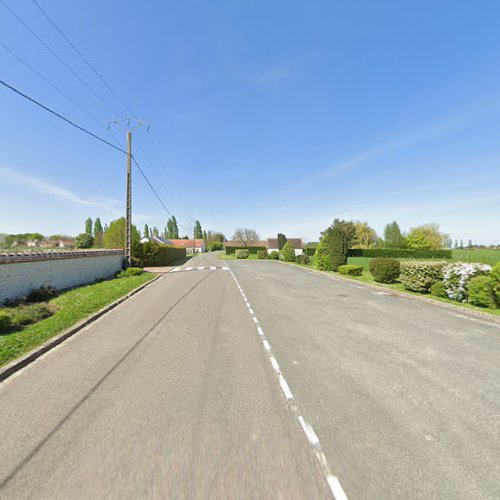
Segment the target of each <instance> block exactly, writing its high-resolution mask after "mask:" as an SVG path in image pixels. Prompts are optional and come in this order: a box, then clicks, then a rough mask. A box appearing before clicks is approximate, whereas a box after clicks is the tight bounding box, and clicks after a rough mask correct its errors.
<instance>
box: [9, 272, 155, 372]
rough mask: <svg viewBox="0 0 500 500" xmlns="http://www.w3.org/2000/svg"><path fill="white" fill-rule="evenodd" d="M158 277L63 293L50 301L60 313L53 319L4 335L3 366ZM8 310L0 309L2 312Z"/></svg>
mask: <svg viewBox="0 0 500 500" xmlns="http://www.w3.org/2000/svg"><path fill="white" fill-rule="evenodd" d="M152 278H154V275H153V274H149V273H145V274H141V275H139V276H131V277H129V278H115V279H111V280H107V281H102V282H99V283H93V284H91V285H87V286H82V287H78V288H73V289H72V290H68V291H66V292H62V293H60V294H59V295H58V296H57V297H55V298H54V299H52V300H51V301H50V302H49V304H48V305H49V307H51V308H53V309H55V310H56V312H55V313H54V314H53V315H52V316H50V317H49V318H46V319H42V320H41V321H39V322H38V323H35V324H32V325H29V326H26V327H24V328H22V329H21V330H18V331H14V332H12V333H8V334H0V366H2V365H5V364H6V363H8V362H9V361H12V360H13V359H15V358H17V357H19V356H21V355H22V354H24V353H26V352H28V351H30V350H32V349H34V348H35V347H37V346H39V345H40V344H43V343H44V342H45V341H46V340H48V339H50V338H51V337H54V336H55V335H57V334H58V333H61V332H62V331H63V330H65V329H67V328H69V327H70V326H72V325H74V324H75V323H77V322H78V321H80V320H82V319H84V318H86V317H87V316H89V315H91V314H92V313H95V312H96V311H98V310H99V309H102V308H103V307H104V306H106V305H108V304H110V303H111V302H114V301H115V300H117V299H119V298H120V297H123V296H124V295H126V294H127V293H129V292H131V291H132V290H134V289H135V288H137V287H138V286H140V285H142V284H144V283H146V282H148V281H149V280H151V279H152ZM2 309H4V308H0V310H2Z"/></svg>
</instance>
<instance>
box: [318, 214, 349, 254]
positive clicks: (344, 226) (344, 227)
mask: <svg viewBox="0 0 500 500" xmlns="http://www.w3.org/2000/svg"><path fill="white" fill-rule="evenodd" d="M335 226H336V227H337V228H338V229H339V230H340V231H342V232H343V233H344V237H345V240H346V242H347V248H352V246H353V245H354V241H355V238H356V226H355V225H354V222H353V221H352V220H343V219H333V223H332V225H331V226H330V228H334V227H335ZM324 233H325V231H323V232H322V233H321V235H323V234H324Z"/></svg>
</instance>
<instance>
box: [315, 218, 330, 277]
mask: <svg viewBox="0 0 500 500" xmlns="http://www.w3.org/2000/svg"><path fill="white" fill-rule="evenodd" d="M321 234H322V235H323V237H322V238H321V240H320V242H319V244H318V246H317V248H316V252H315V254H314V255H315V257H316V259H315V260H316V267H317V268H318V269H319V270H320V271H333V262H332V252H331V242H332V228H331V227H329V228H328V229H326V230H325V231H323V232H322V233H321Z"/></svg>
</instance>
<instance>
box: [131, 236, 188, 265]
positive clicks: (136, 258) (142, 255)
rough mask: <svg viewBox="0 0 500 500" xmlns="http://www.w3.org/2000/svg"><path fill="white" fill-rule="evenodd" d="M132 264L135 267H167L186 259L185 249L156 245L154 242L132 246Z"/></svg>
mask: <svg viewBox="0 0 500 500" xmlns="http://www.w3.org/2000/svg"><path fill="white" fill-rule="evenodd" d="M133 250H134V253H133V257H132V263H133V265H134V266H135V267H146V266H168V265H169V264H172V262H175V261H176V260H179V259H182V258H183V257H186V249H185V248H180V247H174V246H171V245H158V243H155V242H154V241H148V242H147V243H141V244H139V245H135V246H134V249H133Z"/></svg>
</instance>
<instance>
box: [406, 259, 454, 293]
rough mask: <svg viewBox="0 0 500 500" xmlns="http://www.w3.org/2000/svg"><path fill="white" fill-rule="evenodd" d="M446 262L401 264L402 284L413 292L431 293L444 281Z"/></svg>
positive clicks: (416, 261)
mask: <svg viewBox="0 0 500 500" xmlns="http://www.w3.org/2000/svg"><path fill="white" fill-rule="evenodd" d="M445 266H446V262H441V261H419V260H413V261H412V260H409V261H402V262H401V283H402V284H403V286H404V287H405V288H406V289H407V290H410V291H412V292H420V293H429V291H430V289H431V286H432V285H433V284H434V283H436V281H441V280H442V279H443V269H444V267H445Z"/></svg>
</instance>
